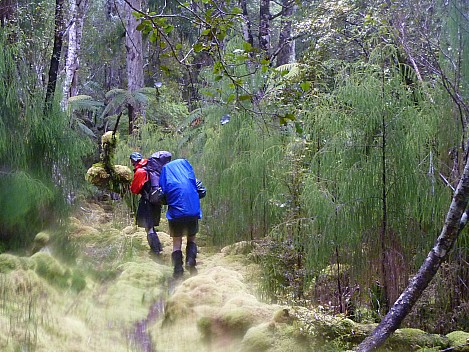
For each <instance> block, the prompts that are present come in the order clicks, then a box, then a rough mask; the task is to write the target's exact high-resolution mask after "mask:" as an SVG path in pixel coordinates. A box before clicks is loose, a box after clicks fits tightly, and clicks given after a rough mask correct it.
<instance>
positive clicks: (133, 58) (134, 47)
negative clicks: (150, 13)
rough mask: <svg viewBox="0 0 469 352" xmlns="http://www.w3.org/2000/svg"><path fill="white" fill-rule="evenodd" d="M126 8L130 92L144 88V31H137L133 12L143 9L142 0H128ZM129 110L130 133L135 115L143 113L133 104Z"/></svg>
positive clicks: (126, 43)
mask: <svg viewBox="0 0 469 352" xmlns="http://www.w3.org/2000/svg"><path fill="white" fill-rule="evenodd" d="M124 8H125V48H126V50H127V87H128V90H129V92H130V93H132V92H134V91H136V90H138V89H140V88H143V84H144V81H143V40H142V32H140V31H137V25H138V23H139V22H138V21H137V19H136V18H135V17H134V16H133V15H132V12H134V11H135V9H137V10H141V9H142V0H126V3H125V4H124ZM128 112H129V134H131V133H132V131H133V128H134V122H135V115H136V114H137V113H141V111H140V110H139V107H137V106H133V107H132V108H131V109H129V110H128Z"/></svg>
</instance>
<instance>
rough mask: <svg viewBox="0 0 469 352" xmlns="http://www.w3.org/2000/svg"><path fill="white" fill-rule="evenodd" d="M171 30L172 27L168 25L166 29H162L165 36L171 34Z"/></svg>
mask: <svg viewBox="0 0 469 352" xmlns="http://www.w3.org/2000/svg"><path fill="white" fill-rule="evenodd" d="M173 29H174V26H173V25H170V24H169V25H167V26H166V27H164V32H165V33H166V34H169V33H171V32H172V31H173Z"/></svg>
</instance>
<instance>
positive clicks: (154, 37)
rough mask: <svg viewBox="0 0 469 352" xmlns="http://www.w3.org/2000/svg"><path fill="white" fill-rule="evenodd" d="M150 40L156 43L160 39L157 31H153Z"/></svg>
mask: <svg viewBox="0 0 469 352" xmlns="http://www.w3.org/2000/svg"><path fill="white" fill-rule="evenodd" d="M149 40H150V43H155V42H156V41H157V40H158V34H157V32H151V34H150V38H149Z"/></svg>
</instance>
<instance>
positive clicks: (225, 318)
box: [218, 307, 255, 336]
mask: <svg viewBox="0 0 469 352" xmlns="http://www.w3.org/2000/svg"><path fill="white" fill-rule="evenodd" d="M218 321H219V323H220V324H221V325H222V326H223V327H224V328H225V329H226V330H227V332H228V333H230V334H232V335H234V336H242V335H244V333H245V332H246V331H247V330H248V329H249V328H250V327H251V326H252V325H253V324H254V322H255V316H254V315H253V312H252V311H251V310H249V309H246V308H242V307H239V308H234V309H230V310H229V311H227V312H225V313H224V314H223V315H221V316H220V317H219V319H218Z"/></svg>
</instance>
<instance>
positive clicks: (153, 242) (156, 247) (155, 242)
mask: <svg viewBox="0 0 469 352" xmlns="http://www.w3.org/2000/svg"><path fill="white" fill-rule="evenodd" d="M147 241H148V244H149V245H150V248H151V250H152V252H153V253H155V254H160V253H161V252H162V251H163V246H162V245H161V242H160V239H159V238H158V235H157V234H156V233H155V232H150V233H148V234H147Z"/></svg>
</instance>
